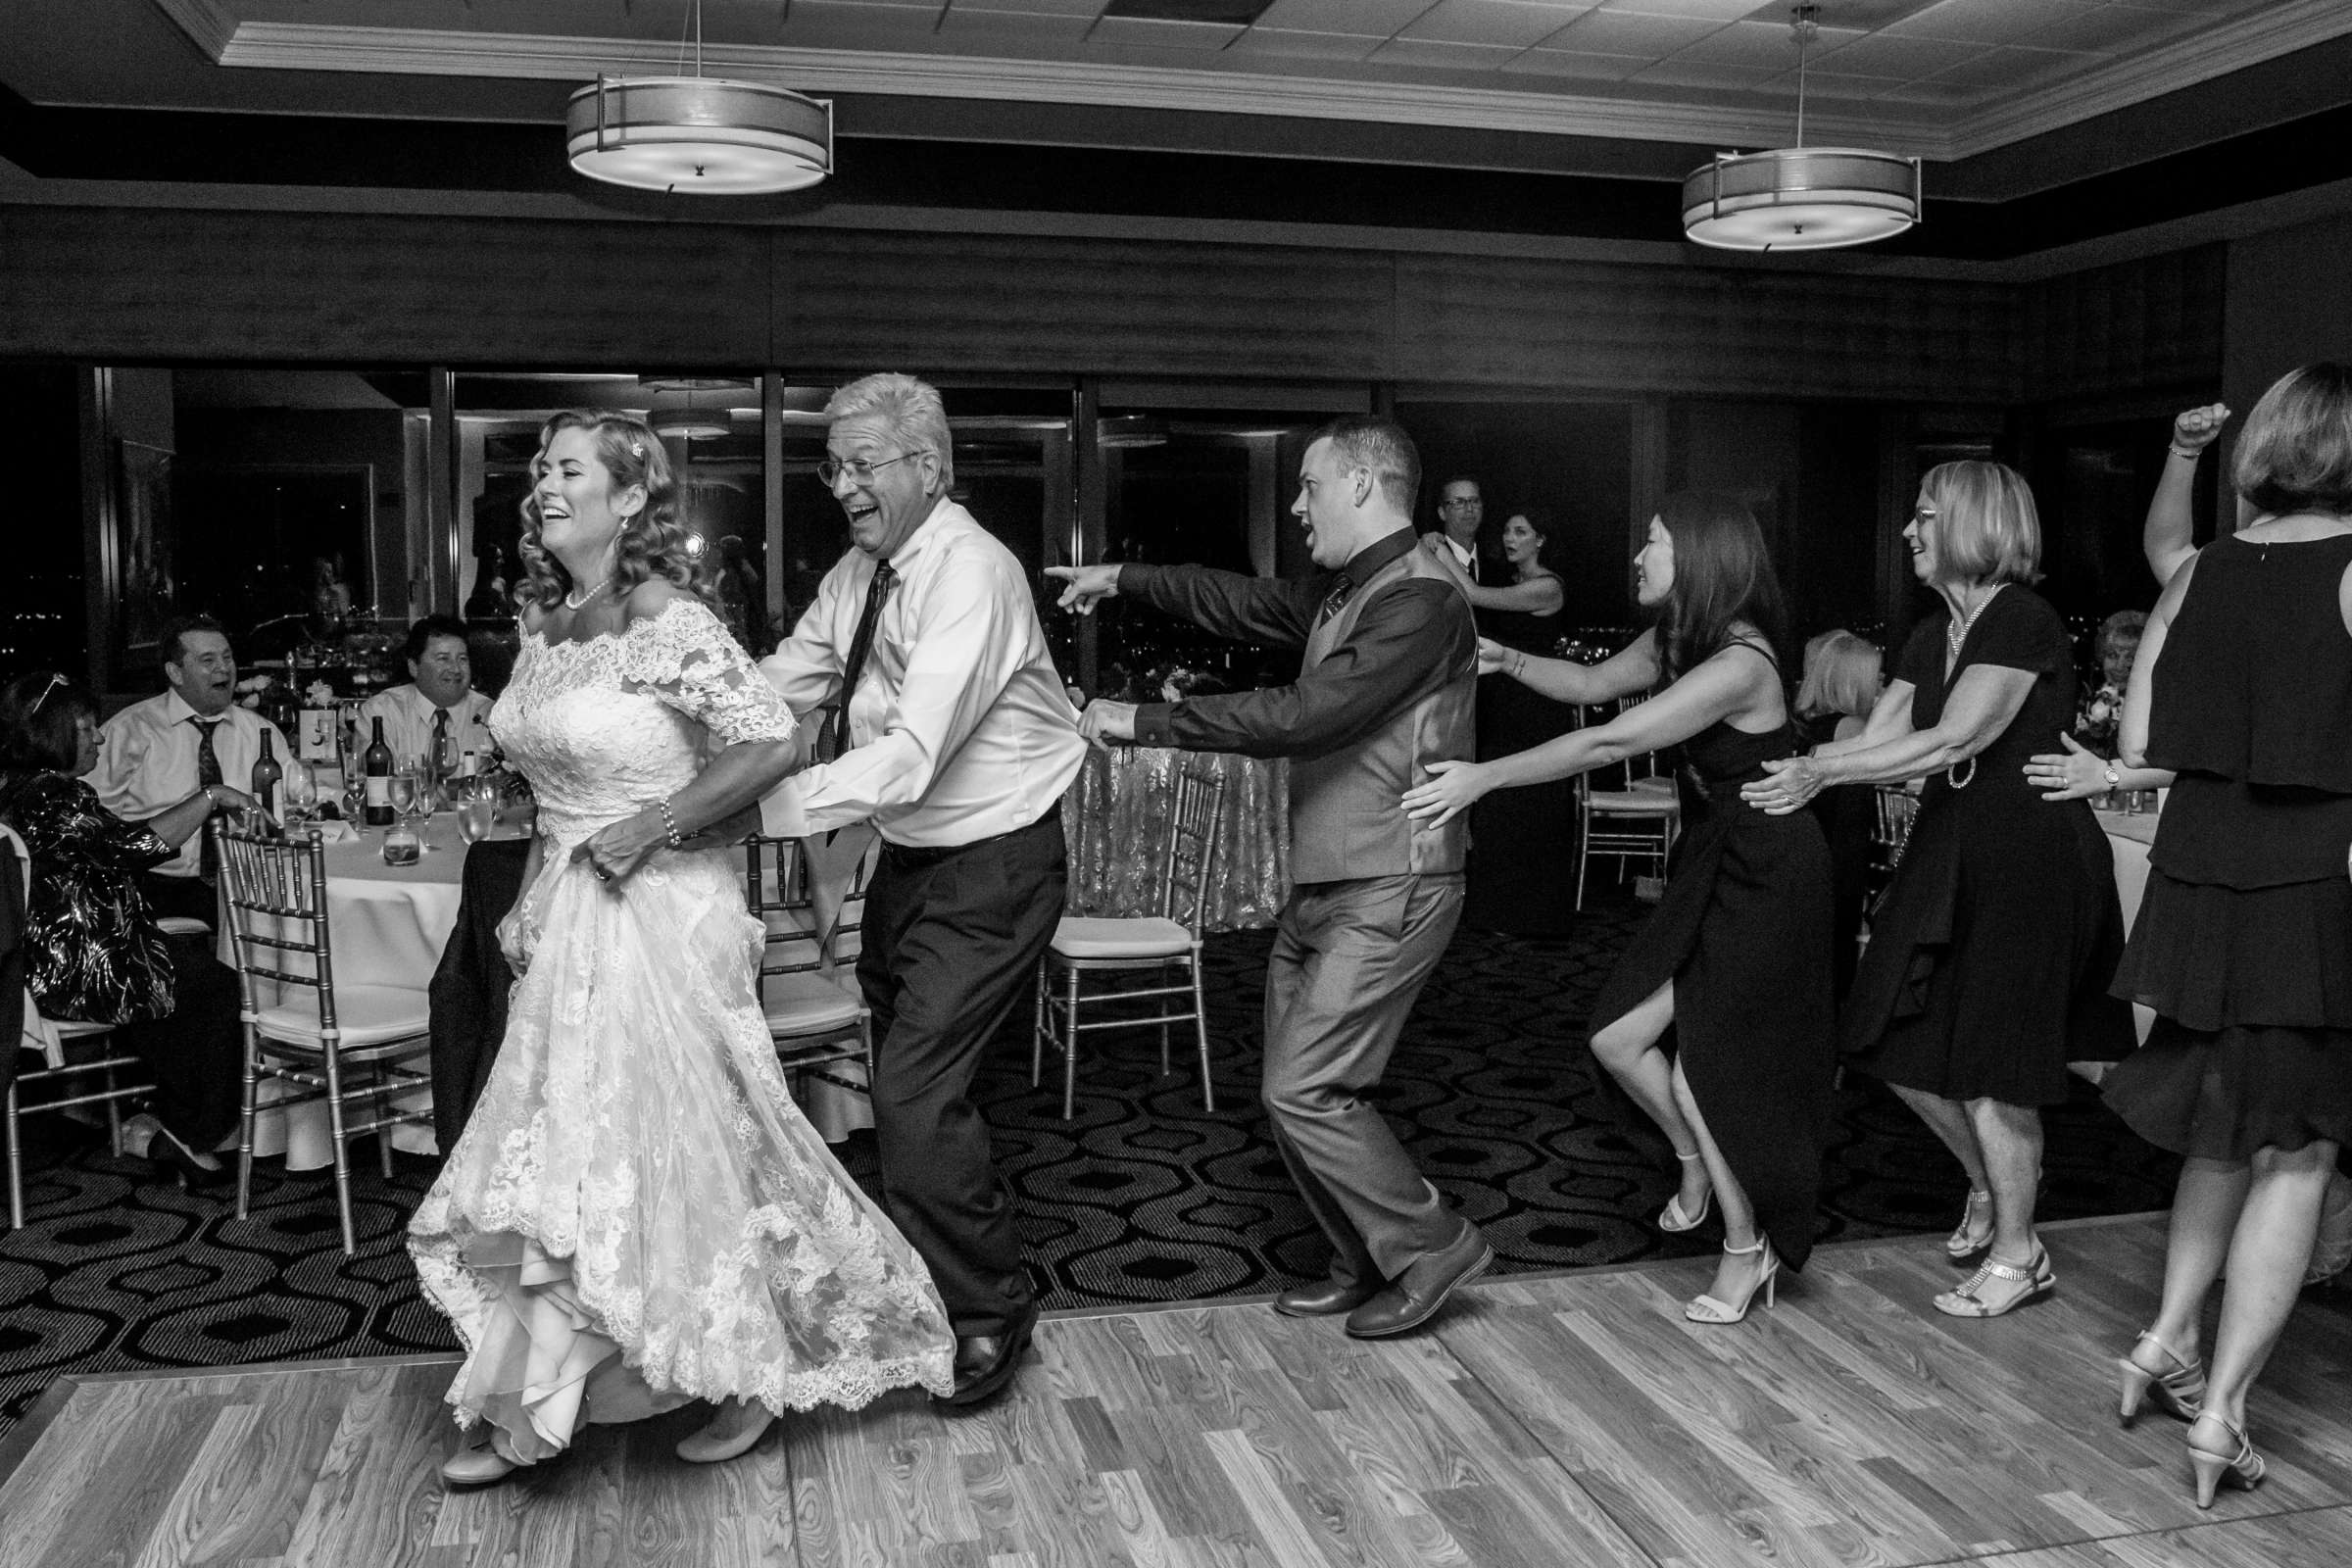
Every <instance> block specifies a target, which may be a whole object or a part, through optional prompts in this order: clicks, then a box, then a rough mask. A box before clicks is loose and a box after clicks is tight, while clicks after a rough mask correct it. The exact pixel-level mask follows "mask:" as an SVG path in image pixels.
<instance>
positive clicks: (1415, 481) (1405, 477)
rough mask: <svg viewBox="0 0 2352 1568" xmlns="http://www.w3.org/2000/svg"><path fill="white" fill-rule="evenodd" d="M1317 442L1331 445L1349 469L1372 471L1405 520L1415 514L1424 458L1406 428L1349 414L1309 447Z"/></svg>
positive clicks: (1318, 435) (1319, 432) (1390, 421)
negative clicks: (1406, 432)
mask: <svg viewBox="0 0 2352 1568" xmlns="http://www.w3.org/2000/svg"><path fill="white" fill-rule="evenodd" d="M1315 441H1329V442H1330V443H1331V450H1332V451H1333V452H1334V453H1335V454H1337V455H1338V457H1339V460H1340V462H1341V463H1342V464H1343V465H1345V466H1348V467H1350V468H1369V469H1371V470H1372V477H1373V479H1374V480H1375V481H1376V482H1378V484H1379V485H1380V493H1381V495H1382V497H1383V498H1384V499H1386V500H1387V502H1388V503H1389V505H1390V506H1391V507H1393V508H1395V509H1396V510H1397V512H1398V513H1400V514H1401V515H1404V516H1407V517H1409V516H1411V515H1413V507H1414V505H1415V504H1416V503H1417V502H1418V501H1419V500H1420V498H1421V454H1420V452H1419V451H1418V450H1417V449H1415V447H1414V446H1413V438H1412V437H1411V436H1409V435H1406V434H1405V433H1404V426H1403V425H1401V424H1398V423H1397V421H1396V420H1395V419H1383V418H1381V417H1378V416H1376V415H1370V414H1347V415H1342V416H1341V417H1339V418H1336V419H1334V420H1332V421H1331V422H1330V423H1329V424H1327V425H1325V426H1323V428H1322V429H1320V430H1317V431H1316V432H1315V434H1314V438H1313V440H1310V441H1309V442H1308V443H1307V445H1309V446H1312V445H1314V443H1315Z"/></svg>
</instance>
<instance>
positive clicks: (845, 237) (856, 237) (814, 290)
mask: <svg viewBox="0 0 2352 1568" xmlns="http://www.w3.org/2000/svg"><path fill="white" fill-rule="evenodd" d="M1393 276H1394V274H1393V269H1392V264H1391V261H1390V258H1389V257H1387V256H1385V255H1383V254H1380V253H1377V252H1362V251H1310V250H1302V249H1292V248H1280V247H1273V246H1268V247H1264V248H1259V247H1255V246H1232V245H1168V244H1145V243H1140V242H1135V241H1128V240H1086V239H1065V238H1057V237H1050V236H1026V235H909V234H901V233H892V234H880V233H856V232H843V231H836V230H823V229H798V230H787V231H783V232H781V233H779V235H778V237H777V244H776V271H775V290H776V315H777V330H776V343H775V359H774V362H773V363H776V364H779V365H811V366H825V367H830V368H843V369H847V368H858V367H861V366H879V365H899V366H903V367H905V368H909V369H912V368H918V367H925V368H936V369H941V370H967V369H968V370H1005V371H1053V372H1061V373H1076V374H1088V373H1094V374H1118V375H1202V376H1218V377H1227V378H1237V379H1238V378H1244V377H1259V376H1265V377H1276V376H1305V377H1319V378H1361V379H1365V380H1370V379H1374V378H1377V377H1385V376H1388V375H1391V374H1393V373H1395V372H1394V370H1393V368H1392V366H1391V362H1390V357H1389V335H1390V333H1389V326H1390V315H1391V302H1392V298H1393V293H1394V282H1393Z"/></svg>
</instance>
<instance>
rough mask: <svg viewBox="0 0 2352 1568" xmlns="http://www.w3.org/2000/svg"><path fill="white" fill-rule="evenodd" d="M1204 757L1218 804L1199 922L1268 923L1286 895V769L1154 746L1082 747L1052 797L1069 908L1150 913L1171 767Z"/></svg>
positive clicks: (1162, 860) (1169, 803)
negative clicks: (1080, 763)
mask: <svg viewBox="0 0 2352 1568" xmlns="http://www.w3.org/2000/svg"><path fill="white" fill-rule="evenodd" d="M1187 762H1205V763H1207V764H1208V765H1209V766H1210V767H1212V768H1213V769H1215V771H1216V773H1217V775H1218V776H1219V777H1220V778H1222V779H1224V780H1225V809H1224V813H1223V820H1222V822H1221V823H1220V824H1219V827H1218V830H1217V846H1216V864H1215V867H1214V868H1213V871H1212V874H1211V877H1210V885H1209V890H1208V898H1207V901H1206V907H1205V908H1204V909H1203V910H1202V911H1201V915H1202V918H1201V924H1202V926H1203V927H1204V928H1205V929H1207V930H1210V931H1237V930H1241V929H1242V928H1244V927H1247V926H1270V925H1272V924H1273V923H1274V919H1275V916H1276V915H1278V914H1280V913H1281V912H1282V905H1283V901H1284V900H1285V899H1288V898H1289V897H1290V894H1291V872H1290V864H1291V825H1290V817H1291V796H1290V769H1289V766H1288V764H1286V763H1285V762H1283V761H1281V760H1270V761H1269V760H1260V759H1257V758H1253V757H1242V756H1239V755H1238V754H1234V753H1229V752H1181V751H1172V750H1169V749H1167V748H1165V747H1158V746H1119V747H1113V748H1112V749H1110V750H1109V751H1107V752H1105V751H1100V750H1097V751H1090V752H1088V753H1087V757H1086V765H1085V766H1084V767H1082V768H1080V769H1079V771H1078V778H1077V782H1075V783H1074V784H1072V785H1071V786H1070V791H1069V793H1068V794H1067V795H1065V796H1063V797H1062V803H1061V812H1062V826H1063V828H1064V830H1065V831H1066V832H1067V833H1068V835H1069V842H1070V883H1069V894H1068V899H1067V902H1066V903H1065V905H1064V907H1065V908H1066V909H1067V910H1068V912H1069V913H1071V914H1074V915H1094V916H1116V917H1126V916H1132V915H1144V914H1157V913H1158V912H1159V907H1158V906H1159V880H1160V877H1161V876H1162V875H1163V874H1164V872H1165V870H1166V867H1167V860H1168V821H1169V816H1170V813H1171V812H1173V811H1174V809H1175V800H1176V770H1177V768H1178V767H1179V766H1181V765H1183V764H1184V763H1187Z"/></svg>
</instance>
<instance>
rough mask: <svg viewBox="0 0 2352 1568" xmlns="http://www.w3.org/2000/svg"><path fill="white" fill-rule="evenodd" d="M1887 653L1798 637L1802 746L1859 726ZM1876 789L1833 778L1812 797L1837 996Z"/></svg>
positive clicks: (1856, 926) (1845, 981) (1846, 966)
mask: <svg viewBox="0 0 2352 1568" xmlns="http://www.w3.org/2000/svg"><path fill="white" fill-rule="evenodd" d="M1885 662H1886V656H1885V655H1883V654H1882V653H1880V652H1879V645H1878V644H1876V643H1874V642H1871V641H1869V640H1868V639H1866V638H1862V637H1857V636H1855V635H1854V634H1853V633H1852V632H1850V631H1825V632H1823V633H1822V634H1821V635H1820V636H1818V637H1815V638H1814V639H1813V640H1812V641H1811V642H1808V643H1807V644H1805V676H1804V679H1803V680H1802V681H1800V682H1799V683H1798V685H1797V689H1796V723H1797V731H1798V734H1799V735H1800V736H1801V737H1802V739H1803V741H1804V743H1805V745H1806V746H1807V747H1808V748H1814V747H1821V746H1827V745H1829V744H1830V743H1831V742H1833V741H1844V740H1851V739H1853V738H1854V737H1855V736H1857V735H1859V734H1861V733H1862V726H1863V724H1864V723H1865V722H1866V721H1867V720H1868V719H1869V717H1870V711H1871V710H1872V709H1873V708H1875V707H1877V706H1878V701H1879V691H1880V689H1881V688H1882V687H1884V686H1885V685H1886V684H1887V681H1886V676H1885V674H1884V665H1885ZM1877 797H1878V792H1877V791H1876V790H1875V789H1873V788H1872V787H1871V786H1869V785H1866V784H1840V785H1839V786H1838V787H1837V788H1836V789H1827V790H1823V791H1822V792H1821V793H1820V794H1819V795H1818V796H1816V797H1814V800H1813V814H1814V815H1815V816H1816V817H1819V818H1820V819H1821V831H1822V836H1823V837H1824V838H1826V839H1828V840H1829V841H1830V886H1831V900H1830V903H1831V911H1832V912H1831V938H1830V940H1831V947H1830V958H1831V965H1832V971H1833V975H1834V977H1835V990H1836V992H1837V996H1838V1001H1840V1002H1843V1001H1844V1000H1845V994H1846V992H1847V991H1849V990H1851V989H1852V987H1853V983H1854V962H1855V959H1856V958H1857V957H1858V956H1859V955H1860V952H1861V946H1860V944H1861V937H1862V907H1863V905H1864V904H1865V903H1866V902H1867V899H1868V891H1869V878H1870V835H1871V829H1872V828H1873V827H1874V826H1875V825H1876V823H1877V819H1878V809H1879V807H1878V798H1877Z"/></svg>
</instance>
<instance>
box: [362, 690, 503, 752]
mask: <svg viewBox="0 0 2352 1568" xmlns="http://www.w3.org/2000/svg"><path fill="white" fill-rule="evenodd" d="M492 706H493V702H492V699H490V698H487V697H484V696H483V695H482V694H481V693H480V692H467V693H466V695H465V697H464V698H463V699H461V700H460V701H459V703H458V704H457V706H456V707H454V708H452V709H450V710H449V735H450V739H452V740H454V741H456V742H457V743H458V750H459V751H460V752H479V753H481V754H482V758H483V763H484V765H485V766H487V765H488V761H489V756H490V722H489V720H490V710H491V708H492ZM439 711H440V710H439V709H437V708H435V707H434V706H433V700H432V699H431V698H430V697H427V696H425V695H424V693H422V692H420V691H418V690H417V684H416V682H414V681H411V682H410V683H409V684H408V685H406V686H394V687H391V688H390V689H388V690H385V691H380V692H377V693H376V694H375V695H374V696H373V697H370V698H368V700H367V701H366V702H364V703H362V704H361V705H360V744H361V745H362V746H366V745H367V744H368V738H369V736H370V735H371V734H372V731H373V727H372V726H371V725H370V724H369V723H368V720H369V719H371V718H380V719H382V720H383V721H384V744H385V745H386V746H389V747H391V748H392V755H393V757H394V758H395V759H399V758H406V757H423V756H425V755H426V754H427V753H428V752H430V751H431V750H432V745H433V715H434V714H435V713H437V712H439Z"/></svg>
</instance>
